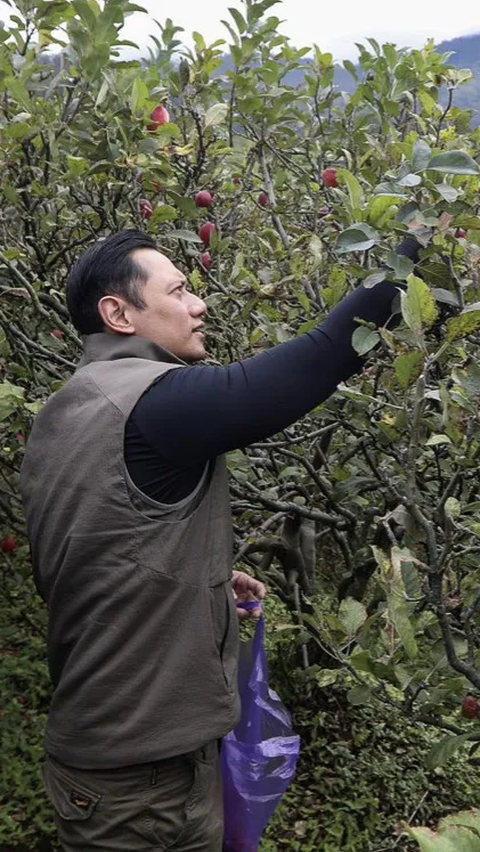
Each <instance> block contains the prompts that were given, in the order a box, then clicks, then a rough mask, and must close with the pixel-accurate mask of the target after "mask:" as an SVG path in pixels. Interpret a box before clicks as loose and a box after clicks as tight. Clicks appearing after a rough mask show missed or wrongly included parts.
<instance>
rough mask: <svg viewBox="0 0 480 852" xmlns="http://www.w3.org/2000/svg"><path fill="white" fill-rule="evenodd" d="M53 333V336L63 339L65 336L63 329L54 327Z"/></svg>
mask: <svg viewBox="0 0 480 852" xmlns="http://www.w3.org/2000/svg"><path fill="white" fill-rule="evenodd" d="M51 333H52V336H53V337H58V339H59V340H61V339H62V337H63V331H61V330H60V329H59V328H54V329H53V331H52V332H51Z"/></svg>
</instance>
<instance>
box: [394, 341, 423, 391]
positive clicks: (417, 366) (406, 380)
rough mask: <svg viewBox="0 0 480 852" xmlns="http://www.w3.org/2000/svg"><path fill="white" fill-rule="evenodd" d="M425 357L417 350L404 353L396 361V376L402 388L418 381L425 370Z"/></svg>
mask: <svg viewBox="0 0 480 852" xmlns="http://www.w3.org/2000/svg"><path fill="white" fill-rule="evenodd" d="M423 360H424V359H423V355H422V353H421V352H420V351H419V350H418V349H415V350H414V351H413V352H404V353H402V355H398V356H397V358H396V359H395V375H396V377H397V379H398V382H399V384H400V385H401V386H402V388H406V387H408V385H409V384H410V383H411V382H412V381H414V380H415V379H418V377H419V375H420V373H421V372H422V369H423Z"/></svg>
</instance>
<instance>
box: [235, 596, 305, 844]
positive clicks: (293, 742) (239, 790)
mask: <svg viewBox="0 0 480 852" xmlns="http://www.w3.org/2000/svg"><path fill="white" fill-rule="evenodd" d="M241 606H243V607H244V608H245V609H248V608H250V607H249V605H248V604H242V605H241ZM252 607H258V603H253V604H252ZM264 626H265V625H264V618H263V616H262V617H261V618H260V620H259V621H258V623H257V626H256V629H255V635H254V636H253V638H252V639H250V640H249V641H248V642H241V643H240V657H239V669H238V685H239V690H240V698H241V702H242V716H241V719H240V722H239V724H238V725H237V727H236V728H235V729H234V730H233V731H231V732H230V733H229V734H227V736H226V737H225V738H224V740H223V744H222V753H221V762H222V775H223V795H224V815H225V833H224V840H223V852H256V850H257V849H258V844H259V842H260V837H261V835H262V832H263V830H264V828H265V826H266V824H267V822H268V820H269V819H270V817H271V816H272V814H273V812H274V810H275V808H276V807H277V805H278V803H279V802H280V799H281V798H282V796H283V794H284V793H285V790H286V789H287V787H288V785H289V783H290V781H291V780H292V778H293V776H294V774H295V767H296V763H297V758H298V754H299V751H300V737H298V736H296V735H295V734H293V731H292V722H291V716H290V713H289V712H288V710H287V709H286V707H284V705H283V704H282V702H281V701H280V698H279V697H278V695H277V694H276V692H274V691H273V690H272V689H269V687H268V682H267V675H268V671H267V658H266V655H265V649H264V647H263V636H264Z"/></svg>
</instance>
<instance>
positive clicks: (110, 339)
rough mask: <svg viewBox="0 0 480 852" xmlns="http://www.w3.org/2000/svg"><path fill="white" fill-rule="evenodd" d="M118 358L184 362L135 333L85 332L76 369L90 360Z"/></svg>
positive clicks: (172, 362)
mask: <svg viewBox="0 0 480 852" xmlns="http://www.w3.org/2000/svg"><path fill="white" fill-rule="evenodd" d="M119 358H143V359H145V360H147V361H163V362H164V363H165V362H166V363H168V364H186V362H185V361H182V360H181V359H180V358H177V356H176V355H172V353H171V352H169V351H168V350H167V349H164V348H163V346H158V344H156V343H153V341H152V340H148V338H146V337H140V336H139V335H136V334H107V333H106V332H99V333H98V334H86V335H84V336H83V355H82V357H81V359H80V361H79V363H78V365H77V370H79V369H80V368H81V367H85V366H86V365H87V364H91V363H92V361H116V360H118V359H119Z"/></svg>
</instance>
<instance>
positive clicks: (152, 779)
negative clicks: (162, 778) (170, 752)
mask: <svg viewBox="0 0 480 852" xmlns="http://www.w3.org/2000/svg"><path fill="white" fill-rule="evenodd" d="M157 779H158V766H153V767H152V772H151V775H150V786H151V787H155V785H156V783H157Z"/></svg>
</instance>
